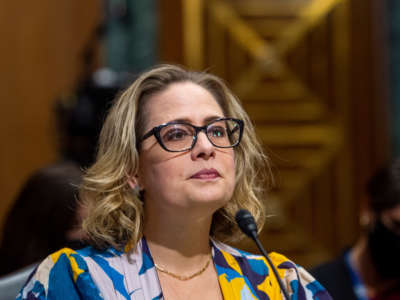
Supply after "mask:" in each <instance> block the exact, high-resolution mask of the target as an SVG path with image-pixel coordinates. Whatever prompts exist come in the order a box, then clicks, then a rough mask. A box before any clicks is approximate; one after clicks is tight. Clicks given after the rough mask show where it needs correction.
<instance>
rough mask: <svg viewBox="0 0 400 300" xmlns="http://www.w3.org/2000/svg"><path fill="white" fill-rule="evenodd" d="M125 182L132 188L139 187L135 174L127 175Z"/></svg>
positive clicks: (136, 188)
mask: <svg viewBox="0 0 400 300" xmlns="http://www.w3.org/2000/svg"><path fill="white" fill-rule="evenodd" d="M127 182H128V184H129V186H130V187H131V189H132V190H139V189H140V187H139V183H138V178H137V176H128V180H127Z"/></svg>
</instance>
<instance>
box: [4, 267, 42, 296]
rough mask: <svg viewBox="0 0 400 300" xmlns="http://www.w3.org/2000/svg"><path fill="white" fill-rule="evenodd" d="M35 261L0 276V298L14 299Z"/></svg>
mask: <svg viewBox="0 0 400 300" xmlns="http://www.w3.org/2000/svg"><path fill="white" fill-rule="evenodd" d="M37 265H38V264H37V263H35V264H32V265H29V266H27V267H24V268H22V269H20V270H18V271H14V272H12V273H10V274H7V275H4V276H2V277H0V300H12V299H15V298H16V296H17V294H18V293H19V291H20V289H21V288H22V286H23V285H24V283H25V282H26V281H27V280H28V278H29V275H30V274H31V273H32V271H33V270H34V269H35V268H36V267H37Z"/></svg>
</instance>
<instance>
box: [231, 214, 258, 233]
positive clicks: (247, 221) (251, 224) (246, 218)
mask: <svg viewBox="0 0 400 300" xmlns="http://www.w3.org/2000/svg"><path fill="white" fill-rule="evenodd" d="M235 220H236V223H237V224H238V225H239V228H240V230H242V232H243V233H244V234H246V235H247V236H248V237H250V238H252V239H254V238H256V237H257V224H256V221H255V220H254V218H253V216H252V215H251V213H250V212H249V211H248V210H246V209H241V210H239V211H238V212H237V213H236V216H235Z"/></svg>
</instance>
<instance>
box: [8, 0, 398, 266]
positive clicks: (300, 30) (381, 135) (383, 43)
mask: <svg viewBox="0 0 400 300" xmlns="http://www.w3.org/2000/svg"><path fill="white" fill-rule="evenodd" d="M0 36H1V42H0V66H1V72H0V90H1V91H2V95H3V96H2V99H3V100H2V105H1V118H0V140H1V147H0V191H1V192H2V197H1V201H0V224H1V226H2V227H0V229H4V224H5V220H6V216H7V215H8V213H9V212H10V210H11V208H12V206H13V204H14V203H15V201H16V198H17V197H18V195H19V193H20V190H21V188H22V186H23V185H24V183H25V182H26V181H27V180H28V178H30V176H32V174H34V173H35V172H36V171H37V170H38V169H41V168H43V167H45V166H48V165H51V164H54V163H57V162H58V161H60V160H62V159H65V158H67V159H72V160H75V161H77V162H78V165H79V166H80V167H85V166H87V165H88V164H90V162H91V160H92V157H85V154H88V153H91V152H89V151H93V145H91V146H87V145H86V144H85V143H82V142H79V143H78V145H79V146H77V147H75V146H74V148H73V149H67V150H66V147H67V146H66V145H68V144H69V143H68V138H70V137H71V136H73V137H74V141H75V140H76V139H80V141H81V140H82V139H81V138H82V136H85V135H90V136H91V137H94V139H95V138H96V137H97V132H98V127H99V125H98V123H99V122H101V120H102V116H103V113H104V111H106V109H107V107H108V106H109V103H110V102H111V100H112V98H113V97H114V95H115V94H116V92H117V90H118V89H119V88H121V87H123V86H124V84H125V83H126V82H129V80H131V79H132V78H134V77H135V75H137V74H138V73H139V72H141V71H143V70H144V69H146V68H148V67H150V66H152V65H154V64H156V63H160V62H169V63H178V64H181V65H185V66H188V67H190V68H193V69H197V70H208V71H210V72H212V73H214V74H216V75H218V76H221V77H222V78H224V79H225V80H226V81H227V82H228V84H229V86H230V87H231V88H232V90H233V91H234V92H235V93H236V94H237V95H238V96H239V97H240V99H241V100H242V102H243V104H244V107H245V109H246V110H247V112H248V113H249V114H250V116H251V118H252V119H253V120H254V122H255V125H256V128H257V131H258V133H259V136H260V138H261V139H262V141H263V143H264V145H265V149H266V151H267V153H268V154H269V156H270V159H271V163H272V168H273V173H274V176H275V187H274V188H273V190H272V191H271V193H270V195H269V198H268V199H266V203H267V205H268V209H269V212H270V215H271V217H269V218H268V220H267V225H266V227H265V230H264V231H263V233H262V242H263V244H264V246H265V247H266V249H267V250H275V251H279V252H282V253H284V254H286V255H287V256H288V257H290V258H292V259H294V260H295V261H296V262H297V263H299V264H302V265H304V266H306V267H309V266H312V265H315V264H317V263H319V262H322V261H324V260H326V259H329V258H332V257H333V256H335V255H337V254H338V253H339V252H340V250H341V249H342V248H343V247H346V246H350V245H351V244H352V243H353V242H354V241H355V239H356V237H357V236H358V233H359V231H360V225H359V211H360V208H362V207H363V205H365V202H366V195H365V184H366V181H367V179H368V178H369V177H370V176H371V175H372V173H373V172H374V171H375V170H376V168H377V167H380V166H382V165H383V164H385V163H386V162H388V161H389V160H390V159H392V158H394V157H395V156H396V155H398V154H399V153H400V102H399V100H400V99H398V98H400V76H399V75H400V74H399V73H400V69H399V63H400V3H399V1H396V0H280V1H276V0H246V1H244V0H225V1H224V0H182V1H176V0H135V1H130V0H108V1H105V0H104V1H100V0H86V1H78V0H58V1H54V0H41V1H24V2H23V3H21V2H15V1H14V2H13V1H5V0H1V1H0ZM85 99H86V100H85ZM85 101H86V102H85ZM82 103H86V104H85V105H86V106H85V105H83V104H82ZM87 103H90V105H87ZM99 103H100V104H99ZM97 104H99V105H100V106H101V109H100V111H101V112H102V113H99V114H96V115H95V117H94V118H95V119H96V120H95V121H96V122H97V123H96V122H95V123H96V125H93V126H94V127H93V126H92V125H90V126H92V127H93V128H92V127H90V126H89V125H87V124H86V125H85V122H86V121H87V120H88V118H89V117H88V115H87V114H85V112H87V111H86V110H85V109H87V108H88V107H92V108H93V107H94V106H96V105H97ZM82 105H83V106H82ZM96 107H97V106H96ZM78 108H79V109H78ZM74 109H75V111H74V116H73V118H72V117H71V114H68V113H67V114H64V113H65V112H70V111H71V110H74ZM96 109H97V108H96ZM76 111H78V112H79V113H77V112H76ZM65 115H67V117H65ZM79 116H81V118H79ZM91 116H92V117H93V115H91ZM99 116H100V117H99ZM66 120H67V121H66ZM80 122H83V124H81V123H80ZM87 122H88V121H87ZM71 124H73V125H76V124H80V126H81V127H79V126H76V127H74V126H72V127H71ZM90 124H92V123H90ZM85 126H86V127H85ZM88 126H89V127H90V128H92V129H93V130H92V131H89V133H87V132H85V133H82V132H81V131H80V130H81V128H86V129H87V127H88ZM82 130H83V129H82ZM65 132H68V134H66V133H65ZM66 136H67V137H66ZM66 139H67V141H66ZM74 145H77V144H76V143H74ZM85 145H86V146H85ZM88 147H89V148H88ZM90 147H91V148H90ZM67 148H68V147H67ZM88 149H91V150H88ZM77 153H78V154H77ZM79 153H80V154H82V156H79ZM38 203H40V199H38ZM20 238H21V239H23V237H20ZM241 246H243V247H245V248H246V249H248V250H250V251H255V248H254V246H252V245H251V244H250V243H248V242H246V241H244V242H243V244H242V245H241Z"/></svg>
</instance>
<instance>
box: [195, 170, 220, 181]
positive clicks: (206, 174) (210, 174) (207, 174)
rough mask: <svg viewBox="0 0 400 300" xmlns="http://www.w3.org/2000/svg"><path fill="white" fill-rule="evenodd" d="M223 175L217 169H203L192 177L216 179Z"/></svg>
mask: <svg viewBox="0 0 400 300" xmlns="http://www.w3.org/2000/svg"><path fill="white" fill-rule="evenodd" d="M218 177H221V176H220V175H219V173H218V171H217V170H215V169H203V170H201V171H199V172H197V173H195V174H193V175H192V176H191V177H190V178H193V179H215V178H218Z"/></svg>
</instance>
